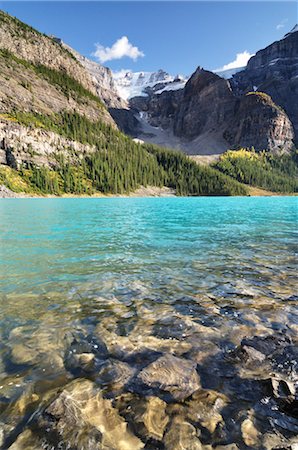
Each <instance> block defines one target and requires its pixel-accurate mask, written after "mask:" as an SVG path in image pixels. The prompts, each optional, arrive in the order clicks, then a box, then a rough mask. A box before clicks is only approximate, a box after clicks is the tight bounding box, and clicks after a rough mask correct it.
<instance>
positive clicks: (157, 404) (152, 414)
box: [142, 397, 169, 441]
mask: <svg viewBox="0 0 298 450" xmlns="http://www.w3.org/2000/svg"><path fill="white" fill-rule="evenodd" d="M146 406H147V407H146V411H145V413H144V414H143V417H142V419H143V422H144V425H145V427H146V429H147V432H148V435H149V436H150V437H152V438H153V439H156V440H159V441H161V440H162V438H163V435H164V432H165V429H166V426H167V424H168V422H169V417H168V416H167V414H166V412H165V411H166V406H167V404H166V403H165V402H164V401H163V400H161V399H160V398H158V397H148V398H147V405H146Z"/></svg>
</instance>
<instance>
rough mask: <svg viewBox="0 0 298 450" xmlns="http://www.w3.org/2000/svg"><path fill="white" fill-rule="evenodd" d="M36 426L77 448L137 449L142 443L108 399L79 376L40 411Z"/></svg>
mask: <svg viewBox="0 0 298 450" xmlns="http://www.w3.org/2000/svg"><path fill="white" fill-rule="evenodd" d="M38 428H39V429H40V430H44V431H45V438H46V439H47V440H48V441H49V442H51V440H52V441H53V443H55V442H56V445H57V443H58V442H61V443H62V445H66V444H67V445H68V446H70V447H71V448H73V449H76V450H80V449H82V448H84V449H85V450H96V449H98V450H99V449H103V448H110V449H115V450H138V449H141V448H143V446H144V444H143V443H142V441H141V440H140V439H138V438H137V437H136V436H134V435H133V434H132V432H131V431H130V430H129V429H128V426H127V423H126V422H125V421H124V419H122V418H121V417H120V416H119V414H118V412H117V411H116V409H114V408H113V407H112V404H111V401H110V400H106V399H104V398H103V397H102V395H101V393H100V391H99V389H98V388H97V387H96V385H95V384H94V383H92V382H91V381H89V380H83V379H78V380H76V381H74V382H72V383H70V384H69V385H67V386H66V387H65V388H64V389H63V391H62V392H61V393H60V394H59V395H58V397H57V398H56V399H55V400H54V401H53V402H52V403H51V404H50V405H49V406H48V407H47V408H46V409H45V411H44V412H43V413H42V414H41V416H40V417H39V419H38ZM55 440H56V441H55ZM63 443H64V444H63Z"/></svg>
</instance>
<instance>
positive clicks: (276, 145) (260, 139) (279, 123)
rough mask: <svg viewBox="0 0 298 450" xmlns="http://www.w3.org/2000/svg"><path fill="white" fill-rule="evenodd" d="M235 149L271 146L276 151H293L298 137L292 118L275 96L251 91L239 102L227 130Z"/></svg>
mask: <svg viewBox="0 0 298 450" xmlns="http://www.w3.org/2000/svg"><path fill="white" fill-rule="evenodd" d="M223 136H224V138H225V139H226V140H227V141H228V142H229V144H230V146H231V148H237V147H253V146H254V142H257V144H258V145H257V150H258V149H260V150H262V149H264V150H265V149H270V150H271V151H272V152H273V153H279V152H281V153H282V152H285V151H288V150H290V148H291V146H292V141H293V137H294V130H293V126H292V123H291V121H290V120H289V118H288V116H287V115H286V114H285V112H284V111H283V110H282V109H281V108H280V107H278V106H277V105H276V104H275V103H274V102H273V101H272V99H271V98H270V97H269V96H268V95H266V94H264V93H259V92H251V93H249V94H247V95H245V96H244V97H241V99H240V100H239V101H237V103H236V106H235V112H234V116H233V118H232V119H231V120H230V121H229V125H228V127H227V128H226V130H225V131H224V133H223Z"/></svg>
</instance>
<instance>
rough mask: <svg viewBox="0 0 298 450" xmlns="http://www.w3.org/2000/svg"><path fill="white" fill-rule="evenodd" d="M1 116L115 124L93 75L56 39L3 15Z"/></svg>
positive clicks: (0, 35)
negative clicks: (72, 116) (65, 115)
mask: <svg viewBox="0 0 298 450" xmlns="http://www.w3.org/2000/svg"><path fill="white" fill-rule="evenodd" d="M0 99H1V101H0V113H1V112H3V113H10V112H11V111H21V112H25V113H34V114H35V113H39V114H43V115H51V114H53V113H60V112H62V111H69V112H71V113H73V112H76V113H78V114H80V115H84V116H86V117H87V118H88V119H90V120H92V121H98V120H100V121H103V122H105V123H107V124H110V125H112V126H116V125H115V122H114V120H113V119H112V117H111V115H110V114H109V112H108V111H107V109H106V108H105V106H104V104H103V103H101V100H100V98H99V97H98V95H97V91H96V88H95V85H94V82H93V80H92V78H91V76H90V74H89V73H88V72H87V71H86V69H85V68H84V67H83V66H82V65H81V63H80V62H79V61H78V60H76V58H75V57H74V56H73V55H72V54H71V53H70V52H69V51H68V50H67V49H65V48H63V47H62V45H60V44H59V43H58V42H56V41H55V40H54V39H51V38H49V37H47V36H45V35H42V34H41V33H39V32H38V31H36V30H34V29H32V28H31V27H29V26H27V25H25V24H23V23H22V22H20V21H18V20H17V19H14V18H12V17H10V16H9V15H7V14H5V13H3V12H1V11H0Z"/></svg>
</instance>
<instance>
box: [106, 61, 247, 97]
mask: <svg viewBox="0 0 298 450" xmlns="http://www.w3.org/2000/svg"><path fill="white" fill-rule="evenodd" d="M243 69H245V67H237V68H234V69H229V70H221V71H214V73H216V74H217V75H219V76H220V77H222V78H225V79H229V78H232V76H233V75H234V74H235V73H237V72H240V71H241V70H243ZM188 78H189V77H185V76H184V75H176V76H175V77H174V76H172V75H170V74H169V73H168V72H165V71H164V70H162V69H160V70H158V71H157V72H132V71H131V70H120V71H119V72H113V79H114V82H115V85H116V89H117V91H118V94H119V95H120V97H121V98H123V99H124V100H129V99H131V98H133V97H147V96H148V90H150V91H151V93H154V94H161V93H162V92H164V91H176V90H178V89H183V88H184V86H185V83H186V82H187V80H188Z"/></svg>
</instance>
